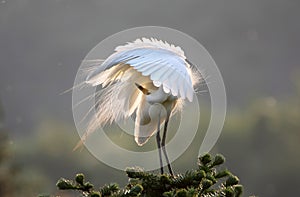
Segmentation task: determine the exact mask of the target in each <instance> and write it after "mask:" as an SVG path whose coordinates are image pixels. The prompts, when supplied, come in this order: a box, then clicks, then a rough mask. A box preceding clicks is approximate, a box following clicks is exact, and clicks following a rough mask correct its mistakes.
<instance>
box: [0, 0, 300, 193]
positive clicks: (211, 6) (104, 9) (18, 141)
mask: <svg viewBox="0 0 300 197" xmlns="http://www.w3.org/2000/svg"><path fill="white" fill-rule="evenodd" d="M299 9H300V2H299V1H297V0H287V1H280V0H272V1H271V0H269V1H261V0H251V1H250V0H247V1H238V0H236V1H233V0H227V1H216V0H209V1H208V0H207V1H200V0H186V1H179V0H172V1H171V0H169V1H160V0H152V1H141V0H132V1H129V0H122V1H112V0H98V1H97V0H85V1H83V0H48V1H42V0H3V1H0V60H1V63H0V65H1V70H0V123H1V124H0V129H1V133H0V134H1V138H0V139H1V141H0V142H1V144H0V145H1V147H2V152H3V153H1V154H0V157H2V158H3V159H0V182H3V184H2V186H1V187H0V195H1V196H13V195H16V194H19V196H32V195H36V194H38V193H51V194H55V193H58V192H57V191H56V189H55V182H56V180H57V179H58V178H60V177H61V176H62V177H69V178H72V177H73V175H74V174H75V173H76V172H85V173H86V174H87V175H88V177H89V179H90V180H92V181H94V182H96V183H99V186H100V185H103V184H104V183H109V182H114V181H115V182H119V183H120V184H121V185H122V184H125V183H126V177H125V173H124V172H122V171H117V170H114V169H111V168H109V167H108V166H105V165H103V164H101V163H100V162H98V161H97V160H96V159H94V158H93V157H92V156H91V155H90V154H89V153H88V152H86V151H82V152H72V151H71V150H72V147H73V146H74V145H75V143H76V141H77V140H78V135H77V132H76V130H75V127H74V123H73V118H72V110H71V93H68V94H64V95H60V93H62V92H63V91H64V90H66V89H68V88H70V87H72V85H73V80H74V78H75V75H76V71H77V69H78V67H79V65H80V63H81V60H83V58H84V57H85V55H86V54H87V53H88V52H89V51H90V50H91V49H92V48H93V47H94V46H95V45H96V44H97V43H98V42H100V41H101V40H103V39H104V38H106V37H107V36H109V35H111V34H114V33H117V32H119V31H121V30H124V29H128V28H131V27H136V26H146V25H155V26H166V27H170V28H174V29H177V30H180V31H182V32H185V33H187V34H189V35H191V36H192V37H194V38H196V39H197V40H198V41H199V42H200V43H201V44H203V45H204V47H206V49H207V50H208V51H209V52H210V54H211V55H212V57H213V58H214V60H215V61H216V63H217V65H218V66H219V69H220V71H221V73H222V75H223V78H224V82H225V86H226V90H227V97H228V106H229V109H228V115H227V119H226V123H225V127H224V131H223V133H222V136H221V138H220V139H219V141H218V144H217V146H216V147H215V149H214V151H213V152H219V153H222V154H224V155H225V156H226V158H227V159H228V162H227V163H226V166H227V167H228V168H229V169H231V170H232V171H233V172H234V173H235V174H237V175H238V176H239V177H240V179H241V183H242V184H244V186H245V196H246V195H250V194H255V195H259V196H282V195H285V196H290V195H295V193H296V194H297V193H299V192H300V188H299V183H300V178H299V175H300V174H299V170H300V158H299V156H300V154H299V149H300V143H299V141H300V100H299V99H300V96H299V95H300V80H299V79H300V67H299V66H300V54H299V52H300V38H299V35H300V23H299V19H300V12H299ZM131 143H132V146H135V144H134V141H133V140H132V141H131ZM199 143H200V142H199V141H196V140H195V142H193V144H192V146H191V148H190V149H189V150H188V151H187V152H186V153H185V154H184V155H183V156H182V157H181V158H180V159H178V161H176V162H175V163H174V166H175V170H176V171H177V172H184V171H185V170H186V169H187V168H192V167H195V166H196V156H197V151H198V148H199V145H200V144H199ZM119 177H121V178H119ZM4 183H5V184H4ZM63 195H68V194H67V193H63ZM74 195H75V194H74ZM75 196H76V195H75Z"/></svg>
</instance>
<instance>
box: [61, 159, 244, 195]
mask: <svg viewBox="0 0 300 197" xmlns="http://www.w3.org/2000/svg"><path fill="white" fill-rule="evenodd" d="M224 162H225V158H224V157H223V156H222V155H219V154H217V155H216V156H215V157H212V156H211V155H209V154H206V155H203V156H201V157H200V158H199V159H198V169H196V170H191V171H187V172H186V173H185V174H178V175H176V176H174V177H173V176H171V175H169V174H163V175H160V174H153V173H150V172H145V171H143V170H141V169H140V168H128V169H126V173H127V176H128V177H129V181H128V184H127V185H126V186H125V187H124V188H122V189H121V188H119V186H118V185H117V184H110V185H105V186H103V187H102V188H100V189H99V190H96V189H95V188H94V186H93V185H92V184H91V183H89V182H85V178H84V175H83V174H77V175H76V177H75V181H72V180H67V179H64V178H61V179H59V180H58V182H57V184H56V185H57V187H58V188H59V189H60V190H77V191H79V192H80V193H81V194H82V195H83V196H86V197H110V196H111V197H134V196H150V197H152V196H163V197H173V196H177V197H196V196H200V197H212V196H216V197H223V196H224V197H239V196H241V194H242V191H243V186H242V185H239V179H238V177H236V176H234V175H233V174H232V173H231V172H230V171H228V170H226V169H225V170H224V169H220V165H222V164H223V163H224Z"/></svg>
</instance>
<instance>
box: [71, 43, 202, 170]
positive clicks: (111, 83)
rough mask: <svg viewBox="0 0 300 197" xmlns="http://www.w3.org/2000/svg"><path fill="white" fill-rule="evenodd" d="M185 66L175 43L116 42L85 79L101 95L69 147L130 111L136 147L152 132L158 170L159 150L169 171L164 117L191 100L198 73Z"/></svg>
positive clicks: (165, 120) (183, 58) (122, 117)
mask: <svg viewBox="0 0 300 197" xmlns="http://www.w3.org/2000/svg"><path fill="white" fill-rule="evenodd" d="M191 66H192V65H191V63H190V62H189V61H188V60H187V58H186V57H185V55H184V51H183V50H182V49H181V48H180V47H178V46H176V47H175V46H174V45H171V44H168V43H167V42H163V41H161V40H157V39H154V38H151V39H147V38H142V39H137V40H135V41H134V42H128V43H127V44H126V45H123V46H118V47H116V49H115V52H114V53H113V54H112V55H110V56H109V57H108V58H107V59H106V60H105V61H104V62H103V63H102V64H101V65H100V66H98V67H97V68H96V69H94V70H93V71H91V72H90V73H89V74H88V76H87V78H86V81H85V82H86V83H87V84H89V85H92V86H99V85H101V86H102V94H101V95H100V97H99V98H97V99H98V100H97V102H96V103H97V104H98V108H97V111H96V115H95V117H94V118H93V119H92V120H91V121H90V124H89V126H88V128H87V131H86V132H85V134H84V136H83V137H82V139H81V141H80V142H79V144H77V146H76V147H75V148H77V147H78V146H79V145H80V144H82V143H83V142H84V141H85V140H86V138H87V136H88V135H89V134H90V133H92V132H93V131H95V130H96V129H97V128H98V127H100V126H103V125H105V124H111V123H112V122H114V121H115V122H118V121H121V120H126V119H127V118H129V117H130V116H131V117H133V118H134V119H135V129H134V137H135V142H136V143H137V144H138V145H139V146H142V145H144V144H145V143H146V142H147V141H148V140H149V138H150V137H151V136H152V135H154V134H155V132H156V140H157V146H158V152H159V159H160V160H159V161H160V169H161V173H163V172H164V171H163V162H162V152H163V154H164V156H165V159H166V162H167V166H168V170H169V172H170V174H171V175H173V171H172V168H171V165H170V162H169V159H168V155H167V151H166V149H165V142H166V133H167V127H168V122H169V118H170V116H172V115H173V114H174V113H175V112H176V111H180V110H181V109H182V106H183V103H184V100H185V99H187V100H189V101H190V102H191V101H192V100H193V94H194V86H195V84H196V83H197V82H198V80H199V76H197V74H195V73H194V72H193V71H192V67H191ZM163 123H164V129H163V136H162V139H161V137H160V127H161V125H162V124H163Z"/></svg>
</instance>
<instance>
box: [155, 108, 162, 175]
mask: <svg viewBox="0 0 300 197" xmlns="http://www.w3.org/2000/svg"><path fill="white" fill-rule="evenodd" d="M156 142H157V148H158V155H159V163H160V173H161V174H163V173H164V168H163V162H162V157H161V139H160V113H159V114H158V124H157V133H156Z"/></svg>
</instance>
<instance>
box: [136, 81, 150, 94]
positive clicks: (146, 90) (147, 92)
mask: <svg viewBox="0 0 300 197" xmlns="http://www.w3.org/2000/svg"><path fill="white" fill-rule="evenodd" d="M135 85H136V87H137V88H138V89H139V90H140V91H142V93H143V94H146V95H149V94H150V92H149V90H148V89H146V88H144V87H143V86H141V85H140V84H138V83H135Z"/></svg>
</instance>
